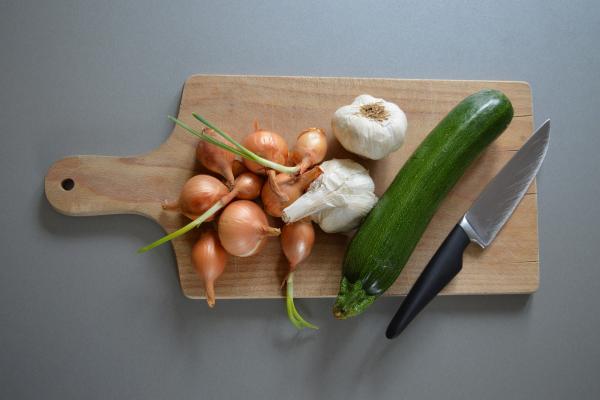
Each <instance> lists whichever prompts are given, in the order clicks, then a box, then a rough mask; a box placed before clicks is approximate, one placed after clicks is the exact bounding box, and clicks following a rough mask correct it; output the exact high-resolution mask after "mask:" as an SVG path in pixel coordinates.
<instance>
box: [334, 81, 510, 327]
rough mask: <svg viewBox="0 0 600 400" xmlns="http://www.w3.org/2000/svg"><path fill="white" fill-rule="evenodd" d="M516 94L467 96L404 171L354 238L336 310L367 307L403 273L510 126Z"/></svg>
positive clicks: (348, 312) (341, 313)
mask: <svg viewBox="0 0 600 400" xmlns="http://www.w3.org/2000/svg"><path fill="white" fill-rule="evenodd" d="M512 116H513V108H512V104H511V103H510V100H509V99H508V98H507V97H506V96H505V95H504V94H503V93H502V92H499V91H497V90H482V91H480V92H477V93H475V94H473V95H471V96H469V97H467V98H465V99H464V100H463V101H461V102H460V103H459V104H458V105H457V106H456V107H454V109H452V111H450V113H448V115H447V116H446V117H445V118H444V119H443V120H442V121H441V122H440V123H439V124H438V125H437V126H436V127H435V128H434V129H433V130H432V131H431V133H430V134H429V135H428V136H427V137H426V138H425V140H424V141H423V142H422V143H421V145H420V146H419V147H418V148H417V150H415V152H414V153H413V155H412V156H411V157H410V158H409V160H408V161H407V162H406V164H404V166H403V167H402V169H401V170H400V171H399V172H398V174H397V175H396V177H395V178H394V181H393V182H392V184H391V185H390V186H389V188H388V189H387V191H386V192H385V193H384V194H383V196H382V197H381V199H380V200H379V202H378V203H377V204H376V205H375V207H374V208H373V210H371V212H370V213H369V215H368V216H367V218H366V219H365V221H364V222H363V224H362V225H361V227H360V229H359V230H358V232H357V233H356V235H355V236H354V238H353V239H352V241H351V243H350V245H349V247H348V250H347V251H346V255H345V258H344V264H343V270H342V281H341V284H340V291H339V294H338V296H337V299H336V302H335V305H334V307H333V312H334V315H335V317H336V318H339V319H344V318H347V317H351V316H354V315H357V314H360V313H361V312H363V311H364V310H365V309H366V308H367V307H368V306H369V305H371V304H372V303H373V301H375V299H376V298H377V297H379V296H380V295H381V294H383V293H384V292H385V291H386V290H387V289H388V288H389V287H390V286H391V285H392V284H393V283H394V281H395V280H396V278H398V275H399V274H400V272H401V271H402V268H403V267H404V265H405V264H406V262H407V261H408V258H409V257H410V255H411V253H412V252H413V250H414V248H415V246H416V245H417V243H418V241H419V239H420V238H421V235H422V234H423V232H424V231H425V228H427V225H428V224H429V221H430V220H431V218H432V217H433V215H434V213H435V212H436V210H437V209H438V206H439V205H440V203H441V201H442V200H443V199H444V197H445V196H446V194H447V193H448V192H449V191H450V189H452V187H453V186H454V184H455V183H456V182H457V181H458V179H459V178H460V177H461V176H462V175H463V173H464V172H465V170H466V169H467V167H468V166H469V165H470V164H471V163H472V162H473V160H475V159H476V158H477V157H478V156H479V155H480V154H481V152H482V150H483V149H485V148H486V146H488V145H489V144H490V143H491V142H492V141H494V139H496V138H497V137H498V136H499V135H500V134H501V133H502V132H503V131H504V129H505V128H506V127H507V126H508V124H509V123H510V121H511V119H512Z"/></svg>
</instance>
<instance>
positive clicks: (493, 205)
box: [385, 120, 550, 339]
mask: <svg viewBox="0 0 600 400" xmlns="http://www.w3.org/2000/svg"><path fill="white" fill-rule="evenodd" d="M549 135H550V120H546V122H544V123H543V124H542V126H540V127H539V128H538V129H537V130H536V131H535V132H534V133H533V135H531V137H530V138H529V139H528V140H527V142H526V143H525V144H524V145H523V147H521V149H520V150H519V151H517V153H516V154H515V155H514V156H513V157H512V158H511V159H510V161H509V162H508V163H507V164H506V165H505V166H504V168H502V170H501V171H500V172H499V173H498V175H496V176H495V177H494V179H492V181H491V182H490V183H489V184H488V185H487V186H486V187H485V189H484V190H483V192H481V194H480V195H479V197H478V198H477V200H475V202H474V203H473V205H472V206H471V208H470V209H469V211H467V213H466V214H465V215H464V216H463V217H462V218H461V220H460V222H459V223H458V224H457V225H456V226H455V227H454V229H452V231H451V232H450V234H449V235H448V236H447V237H446V239H445V240H444V242H443V243H442V245H441V246H440V248H439V249H438V250H437V251H436V253H435V254H434V256H433V257H432V258H431V260H430V261H429V264H427V266H426V267H425V269H424V270H423V272H422V273H421V275H420V276H419V278H418V279H417V281H416V282H415V284H414V285H413V287H412V288H411V289H410V291H409V293H408V295H407V296H406V298H405V299H404V301H403V302H402V304H401V306H400V308H399V309H398V311H397V312H396V315H394V318H393V319H392V321H391V322H390V324H389V326H388V328H387V331H386V333H385V335H386V336H387V338H388V339H393V338H395V337H396V336H398V335H399V334H400V333H401V332H402V331H403V330H404V329H405V328H406V327H407V325H408V324H409V323H410V322H411V321H412V320H413V318H415V316H416V315H417V314H418V313H419V312H420V311H421V310H422V309H423V308H424V307H425V306H426V305H427V304H428V303H429V302H430V301H431V300H432V299H433V298H434V297H435V296H436V295H437V294H438V293H439V292H440V291H441V290H442V289H443V288H444V287H445V286H446V285H447V284H448V283H449V282H450V281H451V280H452V279H453V278H454V277H455V276H456V274H458V273H459V272H460V270H461V268H462V257H463V252H464V250H465V249H466V247H467V245H468V244H469V243H470V242H474V243H476V244H477V245H479V246H480V247H481V248H483V249H485V248H486V247H487V246H489V245H490V243H492V241H493V240H494V238H495V237H496V235H497V234H498V232H499V231H500V229H502V227H503V226H504V224H505V223H506V221H507V220H508V219H509V218H510V216H511V215H512V213H513V212H514V211H515V208H516V207H517V205H518V204H519V203H520V201H521V199H522V198H523V196H525V193H526V192H527V188H528V187H529V185H530V184H531V182H532V181H533V178H534V177H535V175H536V174H537V172H538V170H539V168H540V166H541V165H542V161H543V160H544V157H545V156H546V151H547V149H548V139H549Z"/></svg>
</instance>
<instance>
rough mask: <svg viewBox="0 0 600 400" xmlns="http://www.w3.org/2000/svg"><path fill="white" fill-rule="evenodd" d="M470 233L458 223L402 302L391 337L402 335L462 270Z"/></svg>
mask: <svg viewBox="0 0 600 400" xmlns="http://www.w3.org/2000/svg"><path fill="white" fill-rule="evenodd" d="M468 244H469V237H468V236H467V234H466V233H465V231H464V230H463V229H462V228H461V227H460V225H456V226H455V227H454V229H452V232H450V234H449V235H448V236H447V237H446V239H445V240H444V242H443V243H442V245H441V246H440V248H439V249H438V250H437V251H436V252H435V254H434V255H433V257H432V258H431V260H430V261H429V264H427V266H426V267H425V269H424V270H423V272H422V273H421V275H420V276H419V278H418V279H417V281H416V282H415V284H414V286H413V287H412V288H411V289H410V291H409V292H408V295H407V296H406V298H405V299H404V301H403V302H402V305H401V306H400V308H399V309H398V311H397V312H396V315H394V318H392V321H391V322H390V324H389V325H388V328H387V330H386V332H385V336H386V337H387V338H388V339H393V338H395V337H396V336H398V335H399V334H400V333H402V331H403V330H404V329H405V328H406V327H407V326H408V324H409V323H410V322H411V321H412V320H413V318H415V316H416V315H417V314H418V313H419V312H420V311H421V310H422V309H423V308H424V307H425V306H426V305H427V304H428V303H429V302H430V301H431V300H432V299H433V298H434V297H435V296H436V295H437V294H438V293H439V292H440V291H441V290H442V289H443V288H444V287H445V286H446V285H447V284H448V283H449V282H450V281H451V280H452V279H453V278H454V277H455V276H456V274H458V273H459V272H460V270H461V269H462V258H463V252H464V250H465V248H466V247H467V246H468Z"/></svg>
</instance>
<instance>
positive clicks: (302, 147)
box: [289, 128, 327, 174]
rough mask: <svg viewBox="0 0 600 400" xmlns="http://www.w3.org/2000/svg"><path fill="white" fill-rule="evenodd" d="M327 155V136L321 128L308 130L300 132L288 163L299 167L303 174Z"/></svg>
mask: <svg viewBox="0 0 600 400" xmlns="http://www.w3.org/2000/svg"><path fill="white" fill-rule="evenodd" d="M326 154H327V135H325V131H324V130H323V129H321V128H308V129H305V130H303V131H302V132H300V134H299V135H298V138H297V139H296V144H295V145H294V148H293V149H292V151H290V156H289V161H290V163H291V164H293V165H298V166H299V167H300V171H299V172H300V173H301V174H303V173H304V171H306V170H307V169H308V168H310V167H312V166H313V165H317V164H319V163H320V162H321V161H323V160H324V159H325V155H326Z"/></svg>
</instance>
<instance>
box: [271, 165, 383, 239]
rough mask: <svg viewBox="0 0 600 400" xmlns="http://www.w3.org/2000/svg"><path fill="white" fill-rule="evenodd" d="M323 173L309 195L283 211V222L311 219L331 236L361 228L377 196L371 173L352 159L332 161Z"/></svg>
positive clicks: (312, 185)
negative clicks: (331, 234) (359, 226)
mask: <svg viewBox="0 0 600 400" xmlns="http://www.w3.org/2000/svg"><path fill="white" fill-rule="evenodd" d="M320 168H321V169H322V170H323V174H322V175H321V176H319V177H318V178H317V179H316V180H314V181H313V182H312V183H311V185H310V186H309V188H308V190H307V191H306V193H304V194H303V195H302V196H300V197H299V198H298V199H297V200H296V201H295V202H293V203H292V204H291V205H290V206H288V207H287V208H286V209H284V210H283V215H282V218H283V221H284V222H286V223H289V222H295V221H298V220H300V219H302V218H305V217H308V216H310V217H311V219H312V220H313V221H314V222H315V223H317V224H319V226H320V227H321V229H322V230H323V231H325V232H328V233H335V232H347V231H350V230H352V229H354V228H357V227H358V225H360V222H361V221H362V219H363V218H364V217H365V215H367V214H368V213H369V211H371V209H372V208H373V206H375V203H377V196H375V193H374V191H375V183H374V182H373V179H371V177H370V176H369V172H368V171H367V170H366V169H365V168H364V167H363V166H362V165H360V164H358V163H356V162H354V161H352V160H337V159H333V160H329V161H325V162H324V163H322V164H321V165H320Z"/></svg>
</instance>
